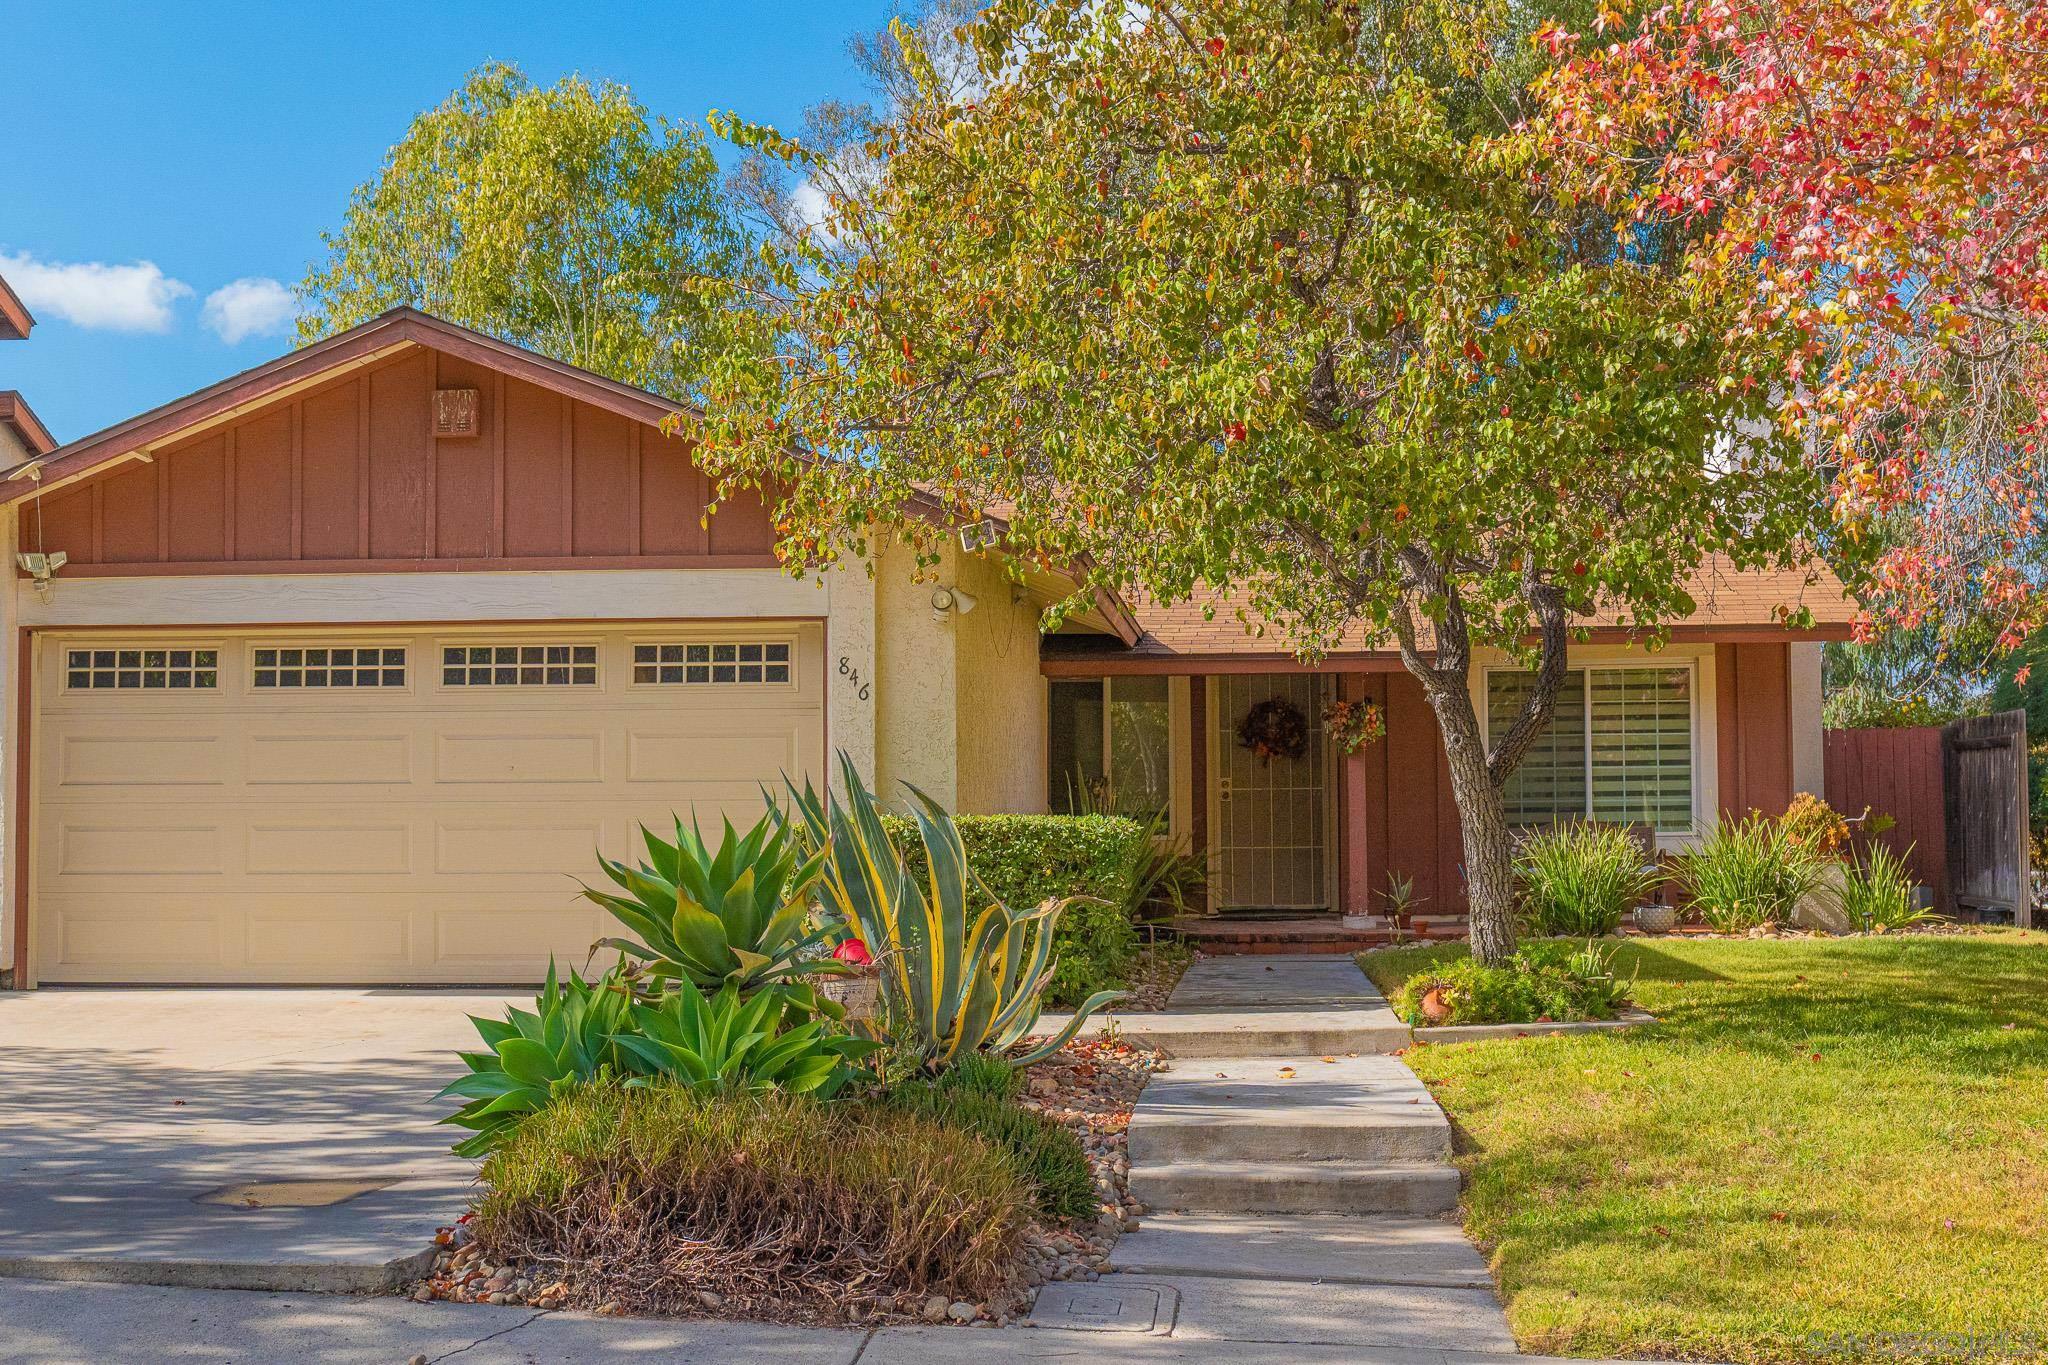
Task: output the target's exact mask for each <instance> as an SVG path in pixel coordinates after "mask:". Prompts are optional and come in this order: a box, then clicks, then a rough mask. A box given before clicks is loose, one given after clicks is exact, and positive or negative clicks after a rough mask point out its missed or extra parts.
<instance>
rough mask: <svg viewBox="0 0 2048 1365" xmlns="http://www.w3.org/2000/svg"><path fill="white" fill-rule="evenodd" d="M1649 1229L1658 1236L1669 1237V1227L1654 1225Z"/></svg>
mask: <svg viewBox="0 0 2048 1365" xmlns="http://www.w3.org/2000/svg"><path fill="white" fill-rule="evenodd" d="M1650 1231H1652V1232H1654V1233H1656V1234H1657V1235H1658V1236H1659V1237H1669V1236H1670V1235H1671V1229H1670V1228H1666V1227H1655V1228H1651V1229H1650Z"/></svg>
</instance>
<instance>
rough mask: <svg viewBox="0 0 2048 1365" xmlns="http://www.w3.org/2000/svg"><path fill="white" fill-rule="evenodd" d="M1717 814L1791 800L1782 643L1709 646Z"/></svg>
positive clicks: (1787, 683) (1788, 679)
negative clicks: (1718, 790) (1714, 694)
mask: <svg viewBox="0 0 2048 1365" xmlns="http://www.w3.org/2000/svg"><path fill="white" fill-rule="evenodd" d="M1714 672H1715V678H1716V682H1715V690H1716V692H1717V694H1718V695H1717V698H1716V711H1715V720H1716V726H1717V728H1718V731H1719V736H1718V741H1717V748H1718V749H1719V753H1718V754H1717V759H1718V762H1719V765H1720V779H1721V814H1722V815H1723V816H1727V817H1731V818H1738V817H1741V816H1743V815H1747V814H1748V813H1749V812H1750V811H1752V810H1760V811H1764V812H1766V813H1768V814H1771V815H1776V814H1777V813H1778V812H1780V811H1782V810H1784V809H1785V807H1786V806H1787V805H1789V804H1790V803H1791V800H1792V654H1791V648H1790V646H1788V645H1782V644H1735V645H1716V646H1715V647H1714Z"/></svg>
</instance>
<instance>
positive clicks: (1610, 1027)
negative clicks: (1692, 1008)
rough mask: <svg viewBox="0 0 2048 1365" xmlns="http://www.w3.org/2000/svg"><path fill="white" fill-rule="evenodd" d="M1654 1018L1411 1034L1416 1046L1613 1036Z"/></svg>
mask: <svg viewBox="0 0 2048 1365" xmlns="http://www.w3.org/2000/svg"><path fill="white" fill-rule="evenodd" d="M1656 1022H1657V1016H1656V1015H1654V1014H1645V1013H1644V1012H1643V1011H1641V1010H1624V1011H1623V1012H1622V1014H1621V1016H1620V1017H1619V1018H1615V1019H1581V1020H1579V1021H1577V1022H1576V1023H1570V1024H1438V1025H1435V1026H1433V1027H1426V1028H1419V1029H1415V1030H1414V1034H1415V1041H1416V1042H1418V1043H1490V1042H1495V1041H1498V1040H1500V1039H1504V1038H1551V1037H1556V1036H1559V1035H1562V1034H1568V1033H1612V1032H1614V1031H1615V1030H1617V1029H1627V1028H1634V1027H1636V1026H1637V1025H1638V1024H1654V1023H1656Z"/></svg>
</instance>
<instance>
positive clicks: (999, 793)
mask: <svg viewBox="0 0 2048 1365" xmlns="http://www.w3.org/2000/svg"><path fill="white" fill-rule="evenodd" d="M948 582H949V584H951V585H952V586H956V587H960V588H964V589H966V590H967V591H968V592H969V593H972V594H973V595H974V596H975V598H977V599H978V600H977V601H976V603H975V607H974V610H973V611H971V612H968V613H967V614H965V615H957V614H956V615H955V616H954V618H953V625H952V630H953V658H954V698H955V703H956V704H955V710H954V730H955V740H954V744H955V748H956V751H957V752H958V754H959V759H958V762H959V808H960V809H961V810H963V811H973V812H976V813H981V814H988V813H998V812H1005V813H1007V812H1032V811H1042V810H1044V809H1045V724H1046V714H1045V679H1044V678H1043V677H1042V676H1041V675H1040V674H1039V671H1038V617H1039V609H1038V605H1037V603H1035V602H1034V601H1032V600H1031V599H1030V598H1028V597H1026V598H1025V599H1024V600H1022V601H1015V600H1012V599H1013V598H1015V597H1018V596H1020V594H1018V593H1016V592H1015V591H1014V590H1013V585H1012V584H1011V583H1010V581H1009V579H1008V578H1006V577H1005V576H1004V574H1003V571H1002V569H1001V567H1000V566H999V565H997V564H995V563H993V562H991V561H990V560H988V559H987V558H986V557H984V556H981V555H958V556H957V557H956V563H955V566H954V575H953V577H952V578H951V579H949V580H948Z"/></svg>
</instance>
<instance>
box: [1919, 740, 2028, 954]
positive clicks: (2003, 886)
mask: <svg viewBox="0 0 2048 1365" xmlns="http://www.w3.org/2000/svg"><path fill="white" fill-rule="evenodd" d="M1941 771H1942V788H1943V792H1944V797H1945V805H1946V808H1947V816H1948V820H1947V823H1948V877H1949V887H1950V891H1951V894H1952V895H1953V897H1954V900H1955V905H1956V908H1957V909H1958V910H1960V911H1963V912H1965V913H1968V912H1969V911H1972V910H1974V911H1976V912H1978V914H1979V915H1980V916H1982V917H1983V918H1985V919H1992V920H2006V921H2009V922H2010V923H2013V924H2018V925H2022V926H2027V927H2031V926H2032V924H2033V922H2034V906H2033V896H2032V894H2031V887H2030V885H2029V883H2030V880H2031V876H2032V870H2031V868H2030V867H2029V866H2028V853H2027V713H2026V712H2024V711H2001V712H1999V713H1998V714H1997V715H1995V716H1966V717H1964V718H1963V719H1962V720H1958V721H1952V722H1950V723H1949V724H1947V725H1944V726H1943V727H1942V728H1941Z"/></svg>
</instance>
